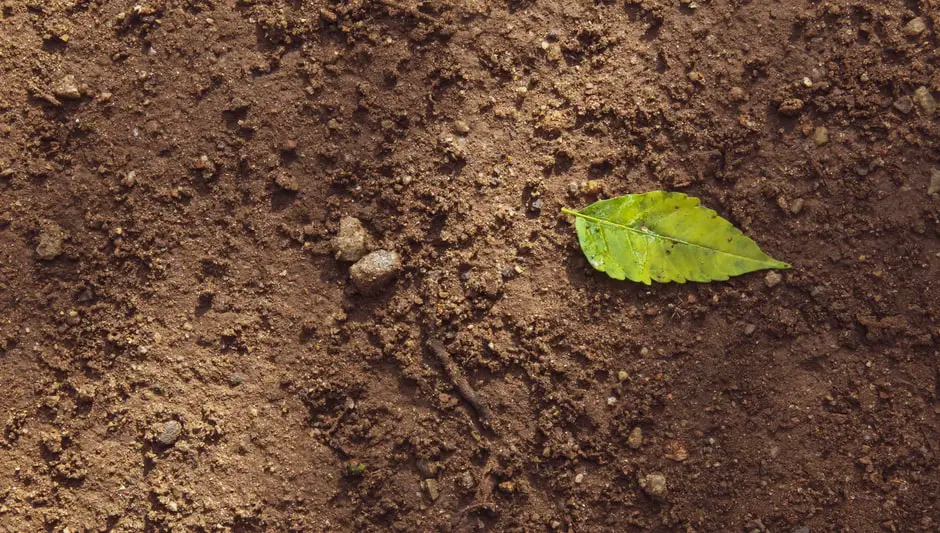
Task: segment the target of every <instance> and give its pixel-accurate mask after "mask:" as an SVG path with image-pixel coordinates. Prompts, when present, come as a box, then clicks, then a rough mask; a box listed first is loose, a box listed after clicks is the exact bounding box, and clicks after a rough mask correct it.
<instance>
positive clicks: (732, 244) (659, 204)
mask: <svg viewBox="0 0 940 533" xmlns="http://www.w3.org/2000/svg"><path fill="white" fill-rule="evenodd" d="M562 212H564V213H567V214H569V215H574V216H575V217H577V220H576V222H575V227H576V228H577V230H578V240H579V241H580V243H581V250H582V251H583V252H584V255H585V256H586V257H587V259H588V261H590V262H591V265H592V266H594V268H596V269H597V270H600V271H601V272H606V273H607V275H608V276H610V277H612V278H614V279H630V280H632V281H637V282H642V283H645V284H647V285H650V284H651V282H652V281H657V282H660V283H667V282H670V281H675V282H678V283H685V282H686V281H699V282H704V281H719V280H721V281H723V280H726V279H728V278H729V277H731V276H737V275H740V274H746V273H748V272H754V271H755V270H764V269H767V268H781V269H782V268H790V265H789V264H787V263H784V262H782V261H777V260H776V259H774V258H772V257H770V256H769V255H767V254H765V253H764V252H762V251H761V249H760V248H759V247H758V246H757V243H755V242H754V241H753V240H751V239H750V238H748V237H747V236H746V235H744V234H743V233H741V230H739V229H737V228H735V227H734V226H733V225H732V224H731V223H730V222H728V221H727V220H725V219H723V218H721V217H720V216H718V214H717V213H715V212H714V211H712V210H711V209H708V208H707V207H703V206H701V205H699V199H698V198H693V197H691V196H687V195H685V194H682V193H678V192H664V191H653V192H648V193H645V194H628V195H626V196H621V197H619V198H611V199H609V200H601V201H599V202H595V203H593V204H591V205H589V206H587V207H586V208H584V210H583V211H574V210H571V209H567V208H565V209H562Z"/></svg>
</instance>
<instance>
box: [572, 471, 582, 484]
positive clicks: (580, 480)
mask: <svg viewBox="0 0 940 533" xmlns="http://www.w3.org/2000/svg"><path fill="white" fill-rule="evenodd" d="M574 482H575V483H577V484H578V485H580V484H581V483H583V482H584V473H579V474H578V475H576V476H574Z"/></svg>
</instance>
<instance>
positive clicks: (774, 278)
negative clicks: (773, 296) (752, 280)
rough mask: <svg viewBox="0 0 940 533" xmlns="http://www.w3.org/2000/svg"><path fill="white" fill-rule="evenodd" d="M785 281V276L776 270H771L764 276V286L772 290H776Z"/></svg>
mask: <svg viewBox="0 0 940 533" xmlns="http://www.w3.org/2000/svg"><path fill="white" fill-rule="evenodd" d="M781 281H783V276H782V275H781V274H780V273H779V272H777V271H776V270H771V271H770V272H768V273H767V275H766V276H764V284H765V285H767V286H768V287H770V288H774V287H776V286H777V285H780V282H781Z"/></svg>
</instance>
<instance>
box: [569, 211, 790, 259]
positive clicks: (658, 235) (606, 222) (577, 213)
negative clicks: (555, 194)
mask: <svg viewBox="0 0 940 533" xmlns="http://www.w3.org/2000/svg"><path fill="white" fill-rule="evenodd" d="M561 211H562V212H563V213H565V214H568V215H573V216H576V217H581V218H583V219H585V220H589V221H591V222H594V223H595V224H601V225H607V226H613V227H614V228H617V229H622V230H626V231H629V232H632V233H636V234H638V235H648V236H652V237H653V238H658V239H663V240H667V241H671V242H675V243H678V244H685V245H686V246H693V247H695V248H701V249H703V250H711V251H713V252H716V253H719V254H724V255H727V256H730V257H735V258H737V259H743V260H746V261H753V262H755V263H760V264H772V263H774V262H775V261H766V260H761V259H754V258H753V257H747V256H744V255H738V254H733V253H731V252H726V251H724V250H719V249H718V248H709V247H708V246H702V245H701V244H697V243H694V242H688V241H684V240H682V239H677V238H675V237H670V236H668V235H663V234H661V233H656V232H655V231H650V230H649V229H647V230H646V231H642V230H638V229H636V228H631V227H630V226H627V225H624V224H618V223H616V222H611V221H610V220H604V219H603V218H597V217H592V216H591V215H586V214H584V213H582V212H580V211H575V210H573V209H568V208H567V207H563V208H562V209H561Z"/></svg>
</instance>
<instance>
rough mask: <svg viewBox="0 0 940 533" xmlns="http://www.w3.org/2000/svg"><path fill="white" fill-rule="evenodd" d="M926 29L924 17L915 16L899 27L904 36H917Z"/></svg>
mask: <svg viewBox="0 0 940 533" xmlns="http://www.w3.org/2000/svg"><path fill="white" fill-rule="evenodd" d="M926 29H927V24H926V23H925V22H924V19H922V18H920V17H917V18H915V19H911V21H910V22H908V23H907V24H905V25H904V27H903V28H901V33H903V34H904V36H905V37H917V36H918V35H920V34H921V33H923V32H924V30H926Z"/></svg>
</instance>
